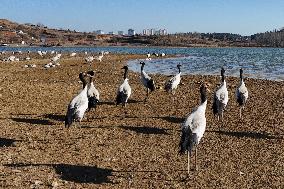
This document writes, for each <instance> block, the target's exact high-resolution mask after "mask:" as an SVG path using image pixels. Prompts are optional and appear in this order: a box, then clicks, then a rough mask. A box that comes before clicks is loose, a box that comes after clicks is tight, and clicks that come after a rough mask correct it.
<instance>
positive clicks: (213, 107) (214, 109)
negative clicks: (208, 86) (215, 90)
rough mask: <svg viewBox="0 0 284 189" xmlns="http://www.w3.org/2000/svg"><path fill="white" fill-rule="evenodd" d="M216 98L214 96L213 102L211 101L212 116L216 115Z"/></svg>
mask: <svg viewBox="0 0 284 189" xmlns="http://www.w3.org/2000/svg"><path fill="white" fill-rule="evenodd" d="M217 103H218V98H217V97H216V96H214V100H213V105H212V110H213V114H214V115H216V114H217V113H218V104H217Z"/></svg>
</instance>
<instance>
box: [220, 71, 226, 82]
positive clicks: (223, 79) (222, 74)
mask: <svg viewBox="0 0 284 189" xmlns="http://www.w3.org/2000/svg"><path fill="white" fill-rule="evenodd" d="M224 73H225V70H224V69H223V68H222V69H221V76H222V82H224V81H225V75H224Z"/></svg>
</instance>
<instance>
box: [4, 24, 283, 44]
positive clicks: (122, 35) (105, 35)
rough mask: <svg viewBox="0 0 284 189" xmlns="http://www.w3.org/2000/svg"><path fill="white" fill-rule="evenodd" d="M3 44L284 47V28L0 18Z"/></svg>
mask: <svg viewBox="0 0 284 189" xmlns="http://www.w3.org/2000/svg"><path fill="white" fill-rule="evenodd" d="M0 45H1V46H8V45H9V46H176V47H284V28H281V29H279V30H273V31H269V32H265V33H257V34H254V35H250V36H242V35H239V34H232V33H199V32H187V33H173V34H171V33H168V31H167V29H165V28H145V29H143V30H142V31H141V32H137V31H136V30H135V29H133V28H129V29H128V30H127V32H124V31H122V30H119V31H116V32H114V31H110V32H105V31H104V30H96V31H93V32H79V31H76V30H70V29H54V28H48V27H47V26H45V25H43V24H41V23H38V24H31V23H25V24H19V23H15V22H11V21H9V20H6V19H0Z"/></svg>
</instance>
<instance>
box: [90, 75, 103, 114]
mask: <svg viewBox="0 0 284 189" xmlns="http://www.w3.org/2000/svg"><path fill="white" fill-rule="evenodd" d="M87 74H88V76H89V77H90V80H89V83H88V91H87V96H88V101H89V103H88V111H90V110H91V109H92V108H94V109H96V107H97V104H98V103H99V101H100V93H99V91H98V89H96V87H95V85H94V82H93V78H94V75H95V72H94V71H88V72H87Z"/></svg>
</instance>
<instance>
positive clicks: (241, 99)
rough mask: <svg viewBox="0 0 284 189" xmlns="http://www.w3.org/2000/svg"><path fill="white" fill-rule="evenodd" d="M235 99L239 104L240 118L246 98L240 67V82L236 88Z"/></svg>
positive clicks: (246, 92) (246, 90) (245, 88)
mask: <svg viewBox="0 0 284 189" xmlns="http://www.w3.org/2000/svg"><path fill="white" fill-rule="evenodd" d="M236 99H237V102H238V103H239V106H240V119H242V109H243V108H244V106H245V104H246V102H247V99H248V89H247V87H246V85H245V82H244V79H243V69H242V68H241V69H240V84H239V86H238V88H237V90H236Z"/></svg>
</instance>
